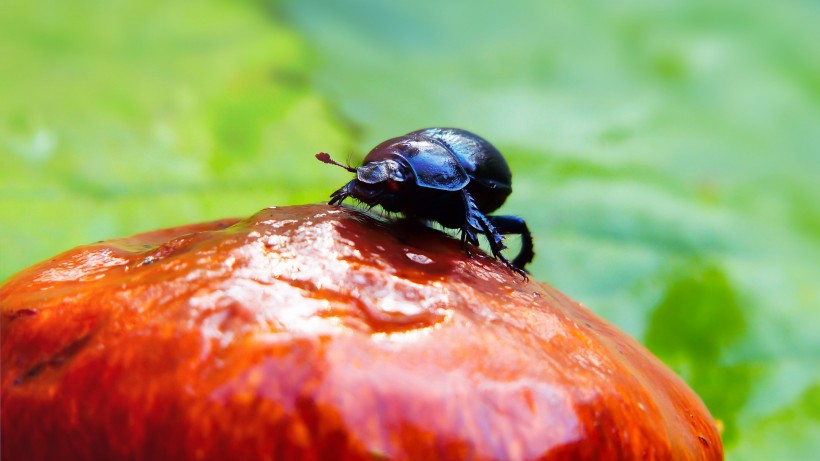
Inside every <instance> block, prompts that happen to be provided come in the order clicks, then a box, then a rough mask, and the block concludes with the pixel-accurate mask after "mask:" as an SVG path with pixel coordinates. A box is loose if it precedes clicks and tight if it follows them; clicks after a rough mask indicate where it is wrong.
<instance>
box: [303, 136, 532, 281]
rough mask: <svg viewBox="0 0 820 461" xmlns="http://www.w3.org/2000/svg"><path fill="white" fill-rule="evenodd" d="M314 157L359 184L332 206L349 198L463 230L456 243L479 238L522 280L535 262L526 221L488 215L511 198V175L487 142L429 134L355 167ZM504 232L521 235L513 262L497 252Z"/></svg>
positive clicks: (377, 152)
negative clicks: (480, 235)
mask: <svg viewBox="0 0 820 461" xmlns="http://www.w3.org/2000/svg"><path fill="white" fill-rule="evenodd" d="M316 158H317V159H319V160H321V161H322V162H324V163H329V164H332V165H336V166H340V167H342V168H344V169H346V170H347V171H349V172H351V173H356V179H353V180H352V181H350V182H349V183H347V184H345V185H344V186H342V187H341V188H340V189H339V190H337V191H336V192H334V193H333V194H331V196H330V197H331V200H330V204H331V205H338V204H341V203H342V202H343V201H344V200H345V199H346V198H347V197H352V198H354V199H356V200H358V201H360V202H362V203H365V204H367V205H368V206H371V207H372V206H376V205H379V206H381V207H382V208H384V209H385V210H387V211H389V212H394V213H402V214H404V215H406V216H409V217H414V218H418V219H421V220H430V221H436V222H438V223H439V224H441V225H442V226H444V227H447V228H450V229H459V230H460V231H461V245H462V248H464V249H465V250H466V251H467V254H468V255H469V254H470V250H469V248H468V247H467V244H470V245H475V246H478V236H477V235H478V234H479V233H481V234H484V235H485V236H486V237H487V240H488V241H489V243H490V249H491V250H492V253H493V256H495V257H496V258H498V259H499V260H501V261H502V262H504V263H505V264H506V265H507V267H509V268H510V269H513V270H515V271H516V272H518V273H521V274H522V275H525V276H526V271H525V270H524V266H526V265H527V263H529V262H530V261H532V258H533V257H534V256H535V254H534V253H533V245H532V235H531V234H530V231H529V229H528V228H527V223H526V222H525V221H524V220H523V219H521V218H519V217H517V216H489V215H488V214H489V213H492V212H493V211H495V210H497V209H498V208H499V207H500V206H501V205H502V204H503V203H504V201H505V200H506V199H507V196H509V195H510V193H511V192H512V173H510V168H509V166H507V162H506V161H505V160H504V157H503V156H502V155H501V152H499V151H498V149H496V148H495V147H493V145H492V144H490V143H489V142H487V141H486V140H484V139H483V138H481V137H480V136H478V135H476V134H473V133H470V132H469V131H466V130H460V129H458V128H427V129H424V130H418V131H413V132H412V133H409V134H406V135H404V136H400V137H398V138H393V139H388V140H387V141H384V142H383V143H381V144H379V145H378V146H376V147H375V148H373V150H371V151H370V153H368V154H367V156H366V157H365V159H364V162H363V163H362V166H360V167H358V168H352V167H350V166H346V165H342V164H340V163H338V162H335V161H333V160H332V159H331V158H330V155H328V154H326V153H324V152H322V153H319V154H316ZM505 234H519V235H521V239H522V245H521V251H520V252H519V253H518V256H516V257H515V259H513V261H512V263H510V261H508V260H507V258H505V257H504V255H502V254H501V250H503V249H504V248H506V246H505V245H504V243H503V240H504V238H503V237H502V235H505Z"/></svg>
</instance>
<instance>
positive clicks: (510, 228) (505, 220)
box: [487, 216, 535, 269]
mask: <svg viewBox="0 0 820 461" xmlns="http://www.w3.org/2000/svg"><path fill="white" fill-rule="evenodd" d="M487 220H488V221H490V222H491V223H492V224H493V225H494V226H495V228H496V230H497V231H498V232H500V233H502V234H504V235H508V234H519V235H521V251H520V252H519V253H518V256H516V257H515V259H513V261H512V263H513V266H515V267H517V268H519V269H524V266H526V265H527V264H529V263H530V262H531V261H532V258H533V257H535V252H534V251H533V245H532V234H530V229H529V228H528V227H527V223H526V221H524V220H523V219H521V218H519V217H518V216H487Z"/></svg>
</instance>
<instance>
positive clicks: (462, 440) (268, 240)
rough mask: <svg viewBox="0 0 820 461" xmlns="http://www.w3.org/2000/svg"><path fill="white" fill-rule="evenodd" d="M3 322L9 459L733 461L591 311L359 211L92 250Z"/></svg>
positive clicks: (258, 218) (162, 235)
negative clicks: (614, 460) (650, 460)
mask: <svg viewBox="0 0 820 461" xmlns="http://www.w3.org/2000/svg"><path fill="white" fill-rule="evenodd" d="M543 257H548V255H544V256H543ZM0 311H1V313H2V457H3V459H4V460H47V459H48V460H56V459H59V460H71V459H76V460H92V459H93V460H109V459H175V460H211V459H213V460H222V459H237V460H257V459H258V460H263V459H305V460H311V459H349V460H353V459H368V460H369V459H373V458H382V457H384V458H390V459H393V458H395V459H426V460H434V459H549V460H563V459H567V460H569V459H573V460H577V459H590V460H605V459H659V460H667V459H722V456H723V454H722V446H721V441H720V438H719V435H718V432H717V430H716V428H715V422H714V421H713V419H712V418H711V416H710V415H709V412H708V411H707V410H706V408H705V407H704V405H703V403H702V402H701V401H700V399H699V398H698V397H697V396H696V395H695V394H694V393H693V392H692V391H691V390H690V389H689V388H688V387H687V386H686V385H685V384H684V383H683V382H682V381H681V380H680V379H679V378H678V377H677V376H676V375H675V374H674V373H672V372H671V371H670V370H669V369H668V368H667V367H665V366H664V365H663V364H662V363H660V361H658V360H657V359H656V358H655V357H653V356H652V355H651V354H650V353H649V352H648V351H647V350H646V349H644V348H643V347H642V346H641V345H639V344H638V343H637V342H636V341H634V340H633V339H631V338H630V337H628V336H627V335H625V334H624V333H622V332H620V331H619V330H617V329H616V328H614V327H613V326H611V325H609V324H608V323H606V322H605V321H603V320H601V319H600V318H599V317H597V316H595V315H594V314H592V313H591V312H590V311H588V310H587V309H586V308H584V307H583V306H581V305H580V304H579V303H577V302H575V301H573V300H571V299H570V298H568V297H567V296H565V295H563V294H561V293H560V292H558V291H557V290H555V289H554V288H552V287H550V286H548V285H545V284H542V283H537V282H534V281H525V280H523V279H522V277H521V276H520V275H518V274H515V273H513V272H511V271H509V270H508V269H506V268H505V267H504V266H503V265H502V264H501V263H499V262H498V261H496V260H494V259H492V258H489V257H487V256H485V255H483V254H476V255H474V257H473V258H472V259H470V258H467V257H466V256H465V254H464V252H463V250H462V249H461V248H460V246H459V242H458V241H457V240H455V239H452V238H449V237H446V236H445V235H444V234H442V233H441V232H438V231H435V230H431V229H427V228H423V227H420V226H418V225H413V224H408V223H384V222H381V221H377V220H375V219H373V218H371V217H369V216H367V215H365V214H363V213H361V212H358V211H354V210H350V209H345V208H332V207H328V206H324V205H311V206H299V207H285V208H270V209H265V210H263V211H261V212H259V213H257V214H255V215H254V216H251V217H250V218H248V219H245V220H241V221H237V220H224V221H217V222H212V223H205V224H199V225H193V226H184V227H179V228H175V229H168V230H162V231H156V232H150V233H146V234H141V235H137V236H134V237H129V238H123V239H116V240H109V241H105V242H101V243H97V244H93V245H89V246H84V247H79V248H76V249H74V250H71V251H68V252H66V253H63V254H62V255H59V256H57V257H55V258H53V259H51V260H49V261H45V262H43V263H41V264H38V265H36V266H33V267H31V268H29V269H27V270H25V271H23V272H21V273H19V274H17V275H16V276H15V277H13V278H12V279H10V280H9V281H7V282H6V283H5V284H4V285H3V286H2V287H0Z"/></svg>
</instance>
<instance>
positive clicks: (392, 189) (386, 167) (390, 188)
mask: <svg viewBox="0 0 820 461" xmlns="http://www.w3.org/2000/svg"><path fill="white" fill-rule="evenodd" d="M316 158H317V159H319V160H320V161H322V162H324V163H329V164H331V165H336V166H340V167H342V168H344V169H346V170H347V171H350V172H351V173H356V179H354V180H352V181H350V182H349V183H347V184H346V185H345V186H344V187H342V188H341V189H339V190H338V191H336V193H334V195H333V200H332V201H331V203H341V202H342V201H343V200H344V198H345V197H353V198H354V199H356V200H359V201H360V202H362V203H365V204H367V205H370V206H376V205H381V206H382V208H384V209H386V210H388V211H398V205H397V204H396V202H397V199H398V194H400V192H401V191H402V190H403V189H404V188H405V185H406V184H409V183H411V182H412V181H410V179H412V177H413V173H412V170H411V168H410V167H409V166H407V165H406V162H404V161H403V160H402V159H401V158H396V159H393V158H383V159H381V160H371V161H369V162H367V163H365V164H364V165H362V166H360V167H358V168H352V167H350V166H346V165H342V164H340V163H338V162H335V161H334V160H332V159H331V158H330V155H328V154H326V153H324V152H323V153H319V154H316Z"/></svg>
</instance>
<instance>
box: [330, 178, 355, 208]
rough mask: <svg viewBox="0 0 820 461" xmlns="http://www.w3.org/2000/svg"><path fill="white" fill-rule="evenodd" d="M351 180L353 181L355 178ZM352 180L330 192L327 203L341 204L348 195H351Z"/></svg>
mask: <svg viewBox="0 0 820 461" xmlns="http://www.w3.org/2000/svg"><path fill="white" fill-rule="evenodd" d="M353 181H355V179H354V180H353ZM353 181H350V182H349V183H347V184H345V185H344V186H342V187H340V188H339V189H338V190H337V191H336V192H334V193H332V194H330V201H329V202H328V204H329V205H341V204H342V202H343V201H344V200H345V199H346V198H348V197H350V196H351V195H352V190H351V188H352V187H353Z"/></svg>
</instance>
